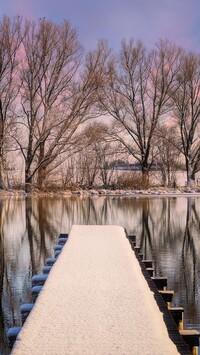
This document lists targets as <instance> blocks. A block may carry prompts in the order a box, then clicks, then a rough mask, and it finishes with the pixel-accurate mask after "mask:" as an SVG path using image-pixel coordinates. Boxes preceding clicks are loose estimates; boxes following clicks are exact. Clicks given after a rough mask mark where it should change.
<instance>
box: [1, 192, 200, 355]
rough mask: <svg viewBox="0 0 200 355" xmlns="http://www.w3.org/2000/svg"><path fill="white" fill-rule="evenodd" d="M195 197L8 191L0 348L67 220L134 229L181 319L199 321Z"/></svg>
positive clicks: (199, 231) (199, 229)
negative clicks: (25, 194)
mask: <svg viewBox="0 0 200 355" xmlns="http://www.w3.org/2000/svg"><path fill="white" fill-rule="evenodd" d="M199 210H200V198H194V197H189V198H185V197H179V198H172V197H171V198H144V197H141V198H131V197H116V196H109V197H105V196H101V197H96V196H94V197H82V196H80V197H75V196H72V197H67V198H60V197H48V198H47V197H43V198H41V197H36V198H30V197H29V198H22V197H20V198H19V197H18V198H17V197H10V198H4V199H2V200H0V221H1V228H0V327H1V329H0V353H1V354H7V353H9V352H8V348H7V345H6V338H5V333H6V330H7V329H8V328H9V327H11V326H17V325H20V322H21V320H20V312H19V310H20V305H21V304H22V303H24V302H30V301H31V277H32V275H34V274H36V273H40V272H41V270H42V267H43V265H44V261H45V259H46V258H47V257H50V256H53V245H55V244H56V242H57V237H58V235H59V234H60V233H62V232H63V233H67V232H69V231H70V229H71V226H72V225H73V224H114V225H121V226H123V227H125V228H126V229H127V232H128V233H129V234H136V235H137V242H138V243H139V244H140V246H141V247H142V249H143V254H144V257H145V258H146V259H153V260H154V261H155V271H156V274H157V275H161V276H167V277H168V284H169V288H171V289H173V290H175V301H174V302H175V304H176V305H180V306H183V307H184V308H185V322H186V324H188V325H189V324H191V323H193V324H197V325H198V324H199V323H200V310H199V307H198V305H199V302H200V295H199V291H200V256H199V253H198V251H199V249H200V216H199V212H198V211H199Z"/></svg>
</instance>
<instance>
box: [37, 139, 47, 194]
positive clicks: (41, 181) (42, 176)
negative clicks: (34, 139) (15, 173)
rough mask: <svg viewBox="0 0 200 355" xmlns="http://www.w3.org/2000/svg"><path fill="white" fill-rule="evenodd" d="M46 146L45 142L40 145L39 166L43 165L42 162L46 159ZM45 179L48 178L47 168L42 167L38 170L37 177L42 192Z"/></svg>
mask: <svg viewBox="0 0 200 355" xmlns="http://www.w3.org/2000/svg"><path fill="white" fill-rule="evenodd" d="M44 145H45V144H44V142H43V143H41V144H40V148H39V149H40V153H39V159H38V164H41V162H42V161H43V159H44ZM45 178H46V166H44V165H41V166H40V167H39V169H38V176H37V186H38V188H39V189H40V190H42V189H43V188H44V185H45V184H44V183H45Z"/></svg>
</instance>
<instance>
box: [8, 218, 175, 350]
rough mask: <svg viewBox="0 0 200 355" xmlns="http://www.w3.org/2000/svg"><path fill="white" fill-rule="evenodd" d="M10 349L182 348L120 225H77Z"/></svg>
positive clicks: (73, 228)
mask: <svg viewBox="0 0 200 355" xmlns="http://www.w3.org/2000/svg"><path fill="white" fill-rule="evenodd" d="M12 354H13V355H29V354H34V355H41V354H42V355H47V354H48V355H56V354H59V355H64V354H65V355H66V354H70V355H71V354H73V355H84V354H86V355H117V354H120V355H122V354H126V355H129V354H131V355H133V354H134V355H141V354H145V355H155V354H157V355H159V354H162V355H164V354H166V355H169V354H170V355H173V354H178V351H177V349H176V347H175V345H174V343H173V342H172V341H171V340H170V339H169V337H168V333H167V329H166V326H165V324H164V321H163V317H162V313H161V312H160V311H159V309H158V307H157V304H156V302H155V300H154V297H153V293H152V292H151V291H150V289H149V287H148V285H147V282H146V280H145V279H144V276H143V275H142V272H141V269H140V266H139V263H138V261H137V259H136V257H135V255H134V253H133V251H132V249H131V246H130V244H129V242H128V239H127V238H126V236H125V232H124V229H123V228H122V227H118V226H91V225H90V226H85V225H84V226H81V225H80V226H78V225H74V226H73V227H72V230H71V232H70V236H69V239H68V242H67V243H66V245H65V246H64V248H63V251H62V253H61V255H60V256H59V257H58V260H57V262H56V264H55V265H54V267H53V269H52V271H51V273H50V274H49V276H48V279H47V282H46V284H45V286H44V288H43V290H42V292H41V293H40V296H39V298H38V301H37V302H36V305H35V307H34V309H33V311H32V312H31V314H30V316H29V317H28V319H27V321H26V323H25V325H24V326H23V329H22V331H21V333H20V336H19V340H18V341H17V342H16V345H15V347H14V349H13V352H12Z"/></svg>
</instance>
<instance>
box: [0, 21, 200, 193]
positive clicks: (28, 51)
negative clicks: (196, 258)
mask: <svg viewBox="0 0 200 355" xmlns="http://www.w3.org/2000/svg"><path fill="white" fill-rule="evenodd" d="M199 117H200V56H199V54H197V53H187V52H186V51H185V50H184V49H183V48H180V47H178V46H177V45H175V44H174V43H172V42H171V41H169V40H160V41H158V43H157V44H156V45H155V48H153V49H151V50H148V49H147V48H145V46H144V44H143V43H142V42H141V41H137V42H135V41H133V39H130V40H127V41H126V40H124V41H122V44H121V48H120V51H119V53H115V52H114V51H113V50H112V49H111V48H109V46H108V44H107V42H106V41H105V40H101V41H99V42H98V44H97V47H96V48H95V49H94V50H93V51H90V52H87V53H86V52H85V51H84V48H83V46H82V45H81V43H80V42H79V39H78V33H77V31H76V30H75V29H74V28H73V27H72V25H71V24H70V22H69V21H64V22H63V23H62V24H59V25H58V24H56V23H53V22H51V21H48V20H45V19H42V20H39V21H38V22H34V21H30V20H27V19H25V20H23V19H22V18H21V17H19V16H18V17H15V18H8V17H6V16H4V17H3V18H2V20H1V22H0V188H1V189H3V188H6V187H7V186H8V185H9V184H10V183H11V180H12V179H11V176H12V177H13V179H14V182H15V183H16V181H15V180H16V177H15V173H13V171H15V170H16V169H17V168H18V167H19V169H20V171H21V172H22V174H23V178H22V181H23V184H24V188H25V191H26V192H29V191H31V189H32V188H33V187H37V188H38V189H40V190H43V189H44V188H45V185H46V184H47V183H48V182H51V181H53V180H54V181H56V180H57V183H58V184H59V183H60V182H61V181H64V183H65V185H67V184H70V181H71V180H72V179H73V177H74V175H76V177H77V176H79V178H77V181H79V183H81V179H82V180H83V178H84V176H85V175H84V174H86V175H87V177H88V179H89V186H92V184H93V182H94V177H95V174H96V173H97V170H98V172H99V173H100V175H101V178H102V182H103V183H104V185H106V184H109V179H110V176H111V172H109V171H108V167H109V164H112V162H113V161H114V160H118V159H128V160H129V161H130V160H131V159H132V161H134V162H137V163H138V164H139V165H140V167H141V172H142V183H143V184H144V185H145V184H148V181H149V172H150V170H151V167H152V166H153V164H155V163H156V164H157V165H159V167H160V169H161V171H162V173H163V179H164V180H165V182H166V181H168V182H169V181H170V174H171V173H172V172H173V171H174V170H175V169H176V168H177V166H179V165H180V161H181V162H182V164H184V168H185V170H186V172H187V184H188V186H192V185H194V183H195V174H196V173H197V172H198V171H199V170H200V118H199ZM14 182H12V183H14ZM82 183H83V181H82Z"/></svg>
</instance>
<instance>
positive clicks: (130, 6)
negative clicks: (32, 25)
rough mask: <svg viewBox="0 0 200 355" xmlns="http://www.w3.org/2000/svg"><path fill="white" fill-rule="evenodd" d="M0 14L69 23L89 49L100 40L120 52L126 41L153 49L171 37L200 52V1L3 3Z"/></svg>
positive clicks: (13, 0) (17, 0)
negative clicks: (120, 47) (160, 39)
mask: <svg viewBox="0 0 200 355" xmlns="http://www.w3.org/2000/svg"><path fill="white" fill-rule="evenodd" d="M0 11H1V16H2V15H4V14H6V15H8V16H13V15H15V14H19V15H23V16H24V17H28V18H33V19H39V18H40V17H46V18H47V19H51V20H53V21H55V22H58V23H59V22H61V21H62V20H63V19H69V20H70V21H71V23H72V25H73V26H75V27H77V28H78V31H79V38H80V40H81V42H82V43H83V44H84V45H85V47H86V48H87V49H93V48H94V47H95V46H96V42H97V40H98V39H100V38H107V39H108V41H109V45H110V46H111V47H114V48H115V49H118V48H119V45H120V42H121V40H122V38H127V39H128V38H130V37H133V38H134V39H136V40H137V39H141V40H142V41H143V42H144V44H145V45H146V46H148V47H152V46H154V44H155V42H156V41H157V40H158V39H159V38H166V37H167V38H169V39H170V40H172V41H174V42H176V43H177V44H179V45H181V46H183V47H184V48H186V49H187V50H195V51H199V50H200V13H199V1H198V0H123V1H121V0H101V1H94V0H84V1H82V0H57V1H55V0H42V1H41V0H1V10H0Z"/></svg>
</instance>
